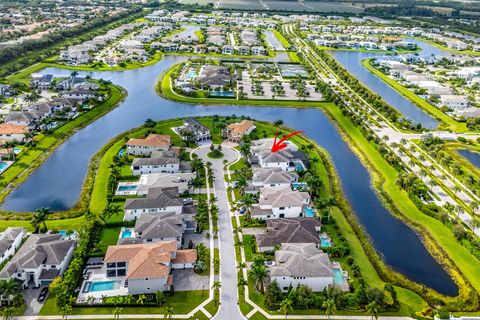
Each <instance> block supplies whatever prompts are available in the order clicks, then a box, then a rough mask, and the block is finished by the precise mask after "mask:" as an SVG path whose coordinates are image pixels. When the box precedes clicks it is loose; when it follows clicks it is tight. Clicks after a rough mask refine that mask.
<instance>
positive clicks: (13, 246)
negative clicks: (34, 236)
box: [0, 231, 27, 264]
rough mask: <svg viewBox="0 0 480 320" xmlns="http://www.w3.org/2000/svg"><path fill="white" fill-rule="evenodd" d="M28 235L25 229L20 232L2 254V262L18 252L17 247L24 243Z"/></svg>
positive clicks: (0, 259) (0, 258)
mask: <svg viewBox="0 0 480 320" xmlns="http://www.w3.org/2000/svg"><path fill="white" fill-rule="evenodd" d="M26 235H27V233H26V232H25V231H22V232H20V233H19V234H18V236H17V237H16V238H15V240H14V241H13V243H12V244H11V245H10V247H9V248H8V249H7V250H6V251H5V252H3V253H2V256H1V257H0V264H1V263H3V262H4V261H5V260H7V259H8V258H9V257H11V256H13V255H14V254H15V252H17V249H18V248H19V247H20V245H21V244H22V240H23V238H24V237H25V236H26Z"/></svg>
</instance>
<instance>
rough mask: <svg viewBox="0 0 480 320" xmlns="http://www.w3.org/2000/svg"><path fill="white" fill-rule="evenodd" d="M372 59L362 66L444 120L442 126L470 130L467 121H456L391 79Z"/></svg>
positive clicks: (438, 118)
mask: <svg viewBox="0 0 480 320" xmlns="http://www.w3.org/2000/svg"><path fill="white" fill-rule="evenodd" d="M371 61H372V59H365V60H363V61H362V66H364V67H365V68H367V69H368V71H370V72H371V73H373V74H374V75H375V76H377V77H379V78H380V79H381V80H382V81H384V82H385V83H387V84H388V85H389V86H391V87H392V88H393V89H395V91H397V92H398V93H400V94H401V95H402V96H404V97H406V98H407V99H409V100H410V101H412V102H413V103H414V104H415V105H417V106H418V107H420V108H422V109H423V110H425V111H426V112H428V113H429V114H431V115H432V116H433V117H435V119H437V120H439V121H440V122H442V123H443V125H442V127H445V129H450V130H452V131H455V132H460V133H462V132H466V131H468V129H467V125H466V124H465V123H462V122H458V121H455V120H454V119H452V118H451V117H449V116H448V115H446V114H445V113H443V112H442V111H441V110H440V109H438V108H436V107H434V106H432V105H431V104H430V103H428V102H427V101H425V100H423V99H422V98H420V97H419V96H417V95H416V94H415V93H413V92H412V91H410V90H408V89H407V88H405V87H403V86H402V85H401V84H399V83H398V82H397V81H395V80H393V79H391V78H390V77H388V76H387V75H385V74H384V73H383V72H381V71H380V70H378V69H377V68H375V67H374V66H372V65H371Z"/></svg>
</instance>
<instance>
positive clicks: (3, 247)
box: [0, 227, 27, 264]
mask: <svg viewBox="0 0 480 320" xmlns="http://www.w3.org/2000/svg"><path fill="white" fill-rule="evenodd" d="M26 235H27V230H26V229H24V228H12V227H8V228H7V229H5V231H3V232H2V233H1V234H0V254H1V256H0V264H2V263H3V262H4V261H6V260H8V259H9V258H10V257H11V256H13V255H14V254H15V252H16V251H17V249H18V248H19V247H20V245H21V244H22V240H23V238H24V237H25V236H26Z"/></svg>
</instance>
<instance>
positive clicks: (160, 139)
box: [127, 133, 170, 148]
mask: <svg viewBox="0 0 480 320" xmlns="http://www.w3.org/2000/svg"><path fill="white" fill-rule="evenodd" d="M127 145H131V146H143V147H167V148H168V147H169V146H170V136H169V135H166V134H153V133H152V134H149V135H148V137H146V138H145V139H130V140H129V141H128V142H127Z"/></svg>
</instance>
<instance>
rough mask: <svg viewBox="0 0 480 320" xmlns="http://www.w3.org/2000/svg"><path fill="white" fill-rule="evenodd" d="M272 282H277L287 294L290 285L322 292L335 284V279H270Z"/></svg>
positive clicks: (276, 277)
mask: <svg viewBox="0 0 480 320" xmlns="http://www.w3.org/2000/svg"><path fill="white" fill-rule="evenodd" d="M270 279H271V280H272V281H274V280H276V281H277V283H278V286H279V287H280V290H282V292H287V291H288V287H289V286H290V284H291V285H292V287H294V288H296V287H297V286H298V285H299V284H303V285H306V286H308V287H310V288H311V289H312V290H313V291H315V292H318V291H322V290H323V289H325V288H326V287H328V286H329V285H332V284H333V277H296V278H295V277H288V276H285V277H279V276H275V277H270Z"/></svg>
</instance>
